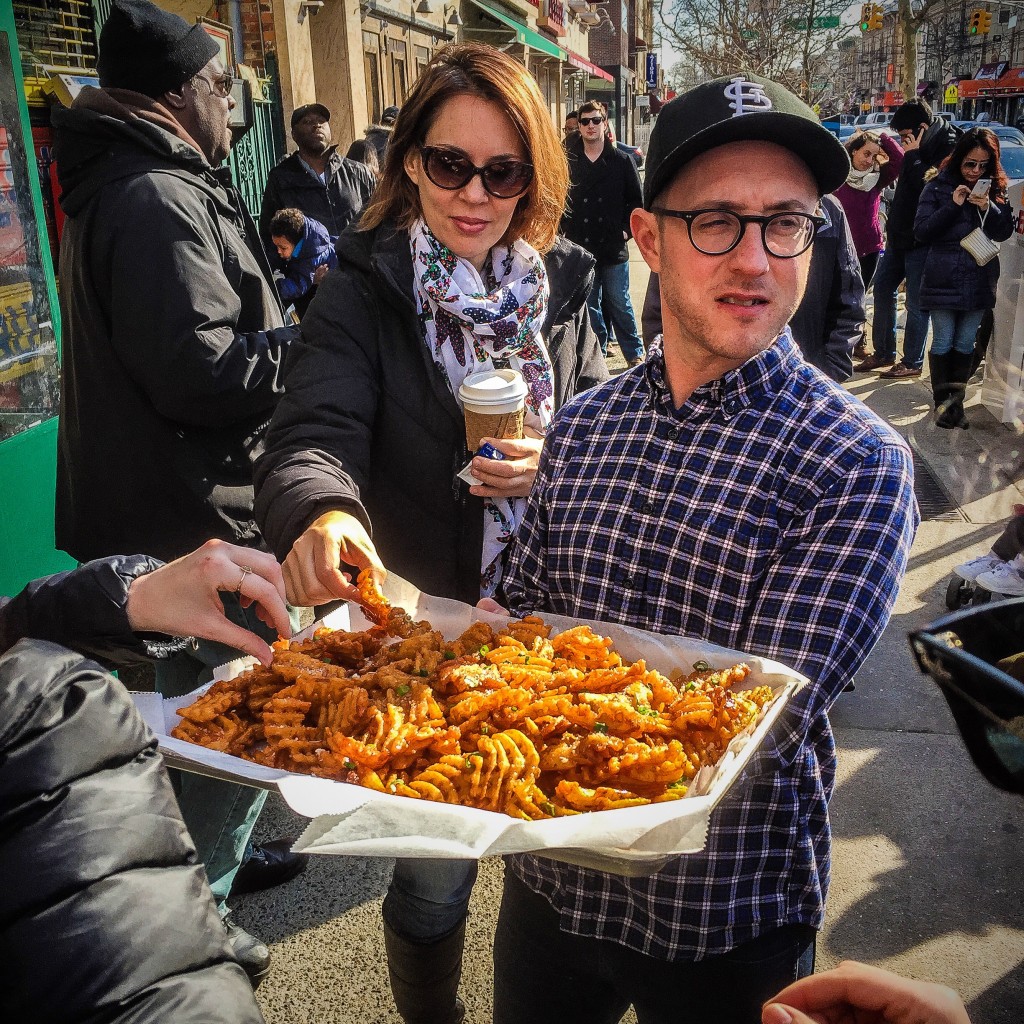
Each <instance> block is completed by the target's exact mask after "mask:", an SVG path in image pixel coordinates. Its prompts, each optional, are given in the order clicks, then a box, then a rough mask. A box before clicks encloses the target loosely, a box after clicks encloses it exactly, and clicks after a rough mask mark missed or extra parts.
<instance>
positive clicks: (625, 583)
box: [622, 576, 636, 587]
mask: <svg viewBox="0 0 1024 1024" xmlns="http://www.w3.org/2000/svg"><path fill="white" fill-rule="evenodd" d="M622 585H623V586H624V587H635V586H636V580H635V579H633V577H632V576H627V577H626V578H625V579H624V580H623V581H622Z"/></svg>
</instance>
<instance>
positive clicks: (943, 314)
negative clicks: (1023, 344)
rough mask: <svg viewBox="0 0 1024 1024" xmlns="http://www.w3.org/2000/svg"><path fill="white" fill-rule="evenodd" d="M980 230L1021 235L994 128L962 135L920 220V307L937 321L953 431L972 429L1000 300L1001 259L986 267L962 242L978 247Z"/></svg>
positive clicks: (936, 343)
mask: <svg viewBox="0 0 1024 1024" xmlns="http://www.w3.org/2000/svg"><path fill="white" fill-rule="evenodd" d="M979 229H980V232H979V233H980V234H981V235H982V236H983V238H987V239H991V240H992V241H993V242H1001V241H1003V240H1004V239H1007V238H1009V237H1010V235H1011V234H1012V233H1013V212H1012V210H1011V209H1010V205H1009V203H1007V201H1006V173H1005V172H1004V171H1003V167H1002V164H1000V162H999V139H998V138H997V137H996V135H995V134H994V133H993V132H991V131H989V130H988V129H987V128H973V129H971V131H969V132H967V133H965V134H964V135H962V136H961V137H960V140H959V141H958V142H957V144H956V148H955V149H954V150H953V152H952V153H950V155H949V156H948V157H946V159H945V160H944V161H943V163H942V164H941V165H940V170H939V173H938V175H937V176H936V177H935V178H934V179H933V180H932V181H930V182H929V183H928V184H927V185H925V188H924V191H923V192H922V193H921V200H920V202H919V203H918V207H917V217H916V219H915V221H914V234H915V235H916V236H917V238H918V240H919V241H921V242H922V243H923V244H925V245H927V246H929V250H928V257H927V261H926V263H925V267H924V275H923V276H922V279H921V299H920V302H921V309H923V310H927V311H928V312H929V313H930V315H931V322H932V347H931V349H930V350H929V352H928V368H929V372H930V374H931V382H932V395H933V397H934V399H935V413H936V416H935V422H936V424H937V425H938V426H940V427H945V428H953V427H964V428H966V427H967V426H968V423H967V418H966V416H964V392H965V388H966V384H967V381H968V379H969V377H970V376H971V372H972V369H973V356H974V341H975V336H976V335H977V333H978V327H979V326H980V324H981V321H982V317H983V316H984V314H985V311H986V310H988V309H992V308H993V306H995V302H996V282H997V281H998V280H999V259H998V257H996V258H991V259H988V261H987V262H985V255H984V254H983V253H982V252H981V250H980V249H978V248H977V247H976V246H975V247H974V251H975V253H977V254H978V255H973V254H972V252H971V251H969V249H967V248H965V247H964V244H962V243H964V242H965V241H966V243H967V245H971V242H972V240H971V238H970V237H969V236H970V235H971V233H972V232H975V231H979ZM975 237H977V236H975ZM979 257H980V258H979Z"/></svg>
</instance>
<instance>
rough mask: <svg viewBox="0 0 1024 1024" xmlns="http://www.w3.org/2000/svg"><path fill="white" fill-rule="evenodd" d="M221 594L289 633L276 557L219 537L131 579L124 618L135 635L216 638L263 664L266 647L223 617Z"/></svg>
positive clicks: (267, 658)
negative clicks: (251, 607)
mask: <svg viewBox="0 0 1024 1024" xmlns="http://www.w3.org/2000/svg"><path fill="white" fill-rule="evenodd" d="M222 592H223V593H228V592H233V593H236V594H238V596H239V600H240V601H241V602H242V606H243V607H245V608H247V607H249V605H251V604H255V605H256V606H257V608H256V614H257V615H258V616H259V618H260V619H261V620H262V621H263V622H265V623H266V624H267V625H268V626H270V627H271V628H273V629H276V630H277V631H278V633H280V634H281V636H285V637H287V636H289V635H290V634H291V623H290V622H289V619H288V609H287V608H286V607H285V603H284V602H285V588H284V577H283V575H282V573H281V567H280V566H279V565H278V564H277V560H276V559H275V558H274V556H273V555H268V554H267V553H266V552H265V551H256V550H254V549H253V548H241V547H236V546H235V545H234V544H227V543H225V542H224V541H221V540H211V541H207V542H206V543H205V544H204V545H203V546H202V547H201V548H199V549H197V550H196V551H193V552H192V553H191V554H189V555H185V556H184V557H183V558H179V559H177V560H176V561H174V562H169V563H168V564H167V565H164V566H161V567H160V568H159V569H156V570H155V571H154V572H151V573H148V574H147V575H145V576H140V577H138V578H137V579H135V580H133V581H132V583H131V586H130V587H129V588H128V600H127V604H126V611H127V614H128V622H129V624H130V625H131V627H132V629H133V630H134V631H135V632H137V633H139V632H141V633H148V632H152V633H167V634H169V635H170V636H195V637H201V638H202V639H204V640H217V641H220V642H221V643H224V644H227V645H228V646H229V647H235V648H237V649H238V650H242V651H245V652H246V653H247V654H251V655H253V657H255V658H258V659H259V660H260V661H261V662H263V664H264V665H269V664H270V660H271V655H272V652H271V650H270V645H269V644H267V643H266V641H264V640H263V639H261V638H260V637H258V636H256V634H255V633H250V632H249V630H247V629H244V628H243V627H242V626H237V625H235V623H233V622H230V621H229V620H228V619H227V618H226V617H225V615H224V605H223V604H222V602H221V599H220V595H221V593H222Z"/></svg>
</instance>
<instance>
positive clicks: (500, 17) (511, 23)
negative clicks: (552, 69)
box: [471, 0, 568, 60]
mask: <svg viewBox="0 0 1024 1024" xmlns="http://www.w3.org/2000/svg"><path fill="white" fill-rule="evenodd" d="M471 2H472V3H473V4H474V5H475V6H476V7H479V8H480V10H481V11H483V12H484V14H486V15H487V16H488V17H490V18H494V19H495V20H496V21H500V22H501V23H502V24H503V25H507V26H508V27H509V28H510V29H512V31H513V32H515V34H516V42H517V43H526V45H527V46H532V47H533V48H534V49H535V50H540V51H541V52H542V53H547V54H550V55H551V56H552V57H557V58H558V59H559V60H566V59H568V54H567V53H566V52H565V50H563V49H562V48H561V47H560V46H555V44H554V43H553V42H551V40H550V39H545V38H544V36H542V35H541V34H540V33H539V32H534V31H533V29H532V28H527V27H526V26H525V25H524V24H523V23H522V22H521V21H516V19H515V18H513V17H510V16H509V15H507V14H505V13H504V12H502V11H499V10H497V9H496V8H494V7H492V6H491V5H490V4H485V3H484V2H483V0H471Z"/></svg>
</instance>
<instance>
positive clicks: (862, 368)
mask: <svg viewBox="0 0 1024 1024" xmlns="http://www.w3.org/2000/svg"><path fill="white" fill-rule="evenodd" d="M894 362H895V360H894V359H884V358H882V356H868V357H867V359H865V360H863V361H862V362H859V363H858V364H857V365H856V366H855V367H854V368H853V371H854V373H867V372H868V370H877V369H878V368H879V367H882V366H892V364H893V363H894Z"/></svg>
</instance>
